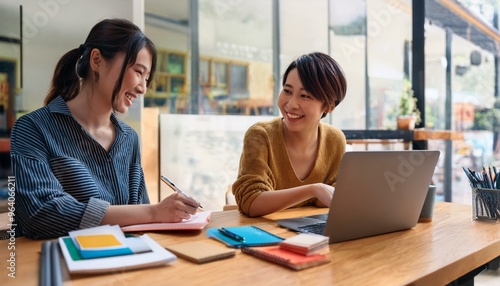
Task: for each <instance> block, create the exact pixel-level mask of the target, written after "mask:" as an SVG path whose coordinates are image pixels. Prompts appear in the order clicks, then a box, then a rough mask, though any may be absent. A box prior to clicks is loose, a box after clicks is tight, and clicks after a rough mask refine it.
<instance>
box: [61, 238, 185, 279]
mask: <svg viewBox="0 0 500 286" xmlns="http://www.w3.org/2000/svg"><path fill="white" fill-rule="evenodd" d="M132 239H134V240H137V241H139V240H140V241H142V242H143V243H145V244H146V245H147V246H148V247H149V249H150V251H148V252H143V253H134V254H132V255H123V256H108V257H101V258H92V259H84V258H83V257H81V255H80V252H79V251H78V249H77V247H76V246H75V245H74V244H73V240H72V239H71V238H70V237H69V236H65V237H60V238H59V239H58V241H59V246H60V249H61V251H62V253H63V257H64V260H65V261H66V265H67V267H68V270H69V272H70V273H72V274H73V273H74V274H80V273H104V272H112V271H124V270H129V269H136V268H145V267H152V266H159V265H165V264H168V263H171V262H174V261H175V260H176V259H177V257H176V256H175V255H174V254H173V253H171V252H170V251H168V250H166V249H165V248H164V247H162V246H161V245H159V244H158V243H157V242H156V241H154V240H153V239H152V238H151V237H149V236H148V235H147V234H144V235H142V236H138V237H133V238H132Z"/></svg>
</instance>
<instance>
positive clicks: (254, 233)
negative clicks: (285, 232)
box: [207, 225, 284, 248]
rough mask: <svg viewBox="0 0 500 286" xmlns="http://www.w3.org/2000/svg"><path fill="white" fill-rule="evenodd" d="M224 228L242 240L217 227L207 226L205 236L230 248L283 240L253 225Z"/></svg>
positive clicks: (276, 242)
mask: <svg viewBox="0 0 500 286" xmlns="http://www.w3.org/2000/svg"><path fill="white" fill-rule="evenodd" d="M224 229H226V230H228V231H230V232H231V233H234V234H236V235H239V236H240V237H242V238H243V239H244V241H240V240H236V239H234V238H231V237H229V236H227V235H225V234H223V233H221V232H220V231H219V228H208V229H207V236H208V237H210V238H214V239H216V240H218V241H220V242H222V243H224V244H226V245H227V246H229V247H232V248H242V247H250V246H266V245H277V244H278V243H280V242H281V241H283V240H284V239H283V238H282V237H279V236H277V235H274V234H272V233H270V232H267V231H265V230H263V229H261V228H259V227H256V226H253V225H247V226H234V227H225V228H224Z"/></svg>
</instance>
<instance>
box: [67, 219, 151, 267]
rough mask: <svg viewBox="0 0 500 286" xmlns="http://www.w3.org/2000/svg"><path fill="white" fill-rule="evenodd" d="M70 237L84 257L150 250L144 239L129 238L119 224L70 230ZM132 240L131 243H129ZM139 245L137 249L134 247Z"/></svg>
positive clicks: (127, 253)
mask: <svg viewBox="0 0 500 286" xmlns="http://www.w3.org/2000/svg"><path fill="white" fill-rule="evenodd" d="M69 237H70V238H71V239H72V242H73V243H74V245H75V246H76V248H77V249H78V250H79V252H80V255H81V256H82V257H83V258H87V259H88V258H97V257H108V256H116V255H129V254H134V253H137V252H144V251H148V247H147V245H145V244H144V243H143V242H142V241H137V240H132V239H130V240H128V239H127V238H126V237H125V235H124V234H123V232H122V231H121V230H120V227H119V226H118V225H113V226H111V225H102V226H98V227H92V228H86V229H81V230H75V231H70V232H69ZM129 242H130V243H129ZM136 246H137V248H138V249H137V251H134V249H133V248H134V247H136Z"/></svg>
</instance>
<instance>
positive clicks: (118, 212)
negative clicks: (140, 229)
mask: <svg viewBox="0 0 500 286" xmlns="http://www.w3.org/2000/svg"><path fill="white" fill-rule="evenodd" d="M153 208H154V205H148V204H141V205H112V206H109V207H108V209H107V211H106V214H104V217H103V218H102V221H101V225H103V224H111V225H115V224H117V225H131V224H141V223H150V222H153V217H154V215H153Z"/></svg>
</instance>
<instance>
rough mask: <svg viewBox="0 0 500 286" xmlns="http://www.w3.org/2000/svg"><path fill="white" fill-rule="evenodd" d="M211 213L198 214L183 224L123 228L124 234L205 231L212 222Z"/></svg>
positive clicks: (136, 225)
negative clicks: (161, 231)
mask: <svg viewBox="0 0 500 286" xmlns="http://www.w3.org/2000/svg"><path fill="white" fill-rule="evenodd" d="M211 213H212V212H211V211H202V212H197V213H196V214H194V215H191V217H190V218H189V219H185V220H182V221H181V222H160V223H145V224H134V225H127V226H123V227H121V229H122V231H124V232H136V231H152V230H183V229H203V228H204V227H205V226H206V225H207V224H208V222H209V221H210V214H211Z"/></svg>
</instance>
